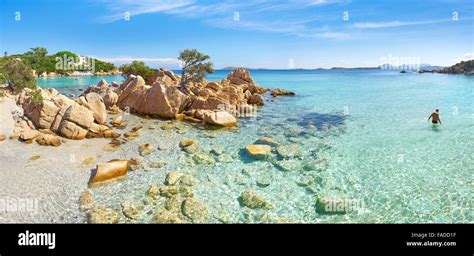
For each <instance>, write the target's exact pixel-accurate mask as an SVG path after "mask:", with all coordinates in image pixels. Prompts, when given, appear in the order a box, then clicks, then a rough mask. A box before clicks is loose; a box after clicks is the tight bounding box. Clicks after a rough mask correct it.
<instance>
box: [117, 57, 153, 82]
mask: <svg viewBox="0 0 474 256" xmlns="http://www.w3.org/2000/svg"><path fill="white" fill-rule="evenodd" d="M120 71H122V73H123V75H124V76H128V75H139V76H141V77H143V78H146V77H147V76H148V75H151V74H153V73H154V71H153V69H151V68H150V67H148V66H147V65H145V63H144V62H142V61H136V60H135V61H133V62H132V63H130V64H124V65H122V66H120Z"/></svg>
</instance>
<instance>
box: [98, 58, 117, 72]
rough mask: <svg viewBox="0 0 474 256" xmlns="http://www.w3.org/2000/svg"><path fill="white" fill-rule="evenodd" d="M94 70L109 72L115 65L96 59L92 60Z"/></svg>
mask: <svg viewBox="0 0 474 256" xmlns="http://www.w3.org/2000/svg"><path fill="white" fill-rule="evenodd" d="M94 64H95V70H96V71H102V72H109V71H111V70H114V69H115V65H114V64H112V63H108V62H104V61H101V60H98V59H95V60H94Z"/></svg>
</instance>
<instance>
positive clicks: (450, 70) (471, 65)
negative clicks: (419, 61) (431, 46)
mask: <svg viewBox="0 0 474 256" xmlns="http://www.w3.org/2000/svg"><path fill="white" fill-rule="evenodd" d="M418 73H441V74H464V75H474V60H470V61H462V62H460V63H457V64H455V65H453V66H451V67H447V68H443V69H433V70H420V71H418Z"/></svg>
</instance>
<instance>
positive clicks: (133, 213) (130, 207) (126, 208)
mask: <svg viewBox="0 0 474 256" xmlns="http://www.w3.org/2000/svg"><path fill="white" fill-rule="evenodd" d="M121 206H122V213H123V215H125V216H126V217H128V218H130V219H137V218H139V217H140V215H141V213H142V210H143V206H137V205H136V204H135V203H133V202H131V201H125V202H123V203H122V204H121Z"/></svg>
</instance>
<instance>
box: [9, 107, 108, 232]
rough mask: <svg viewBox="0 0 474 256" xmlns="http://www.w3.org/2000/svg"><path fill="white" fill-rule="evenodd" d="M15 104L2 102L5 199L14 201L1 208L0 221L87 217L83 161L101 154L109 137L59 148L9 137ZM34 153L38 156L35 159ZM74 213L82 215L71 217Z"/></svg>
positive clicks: (77, 220) (86, 169)
mask: <svg viewBox="0 0 474 256" xmlns="http://www.w3.org/2000/svg"><path fill="white" fill-rule="evenodd" d="M14 108H15V102H14V100H12V99H10V98H4V99H3V101H2V102H1V103H0V120H1V121H0V132H2V133H4V134H5V135H6V136H7V139H6V140H5V141H2V142H0V163H1V165H0V182H1V185H0V199H2V200H4V201H2V202H8V203H7V204H8V205H9V206H8V207H7V209H6V210H7V211H2V212H0V222H2V223H18V222H21V223H25V222H26V223H30V222H35V223H49V222H73V223H75V222H83V221H84V219H83V218H79V217H80V216H78V215H77V212H78V210H77V208H78V205H79V204H78V199H79V196H80V194H81V193H82V192H84V191H85V190H86V189H87V182H88V180H89V178H90V168H83V167H81V163H82V161H83V160H84V159H85V158H88V157H91V156H97V155H99V154H100V152H101V150H102V148H103V146H104V145H105V144H106V143H107V141H106V140H104V139H96V140H93V141H92V140H82V141H72V140H67V141H66V143H63V145H62V146H61V147H60V148H54V147H44V146H40V145H38V144H37V143H35V142H34V143H32V144H29V145H27V144H24V143H22V142H20V141H17V140H9V139H8V137H9V136H10V135H11V134H12V131H13V128H14V122H13V119H12V115H11V110H12V109H14ZM35 156H36V157H37V156H39V158H38V159H37V160H32V158H33V159H34V158H35ZM25 204H26V208H25ZM15 206H16V207H15ZM15 208H16V209H15ZM51 209H54V211H51ZM71 212H76V213H75V214H73V215H74V216H78V218H72V219H71V217H70V216H72V215H71V214H68V213H71ZM84 216H85V214H84ZM84 218H85V217H84Z"/></svg>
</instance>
